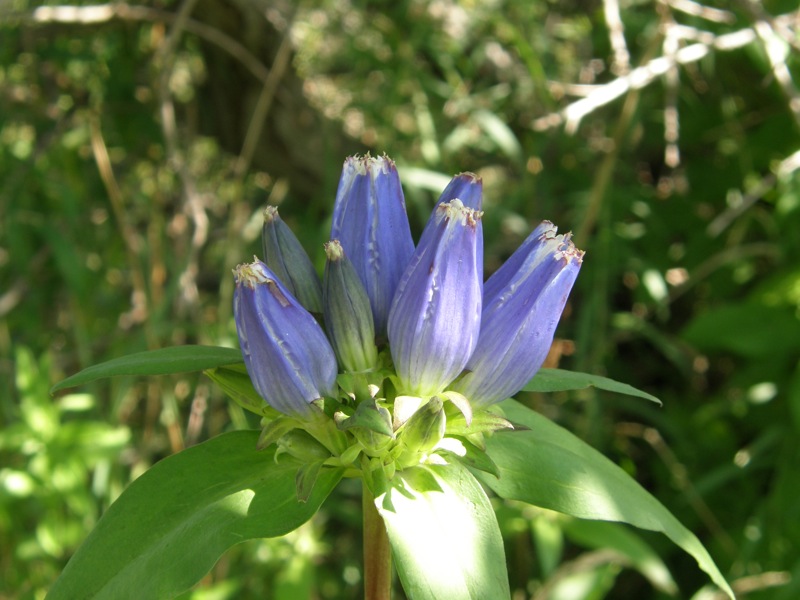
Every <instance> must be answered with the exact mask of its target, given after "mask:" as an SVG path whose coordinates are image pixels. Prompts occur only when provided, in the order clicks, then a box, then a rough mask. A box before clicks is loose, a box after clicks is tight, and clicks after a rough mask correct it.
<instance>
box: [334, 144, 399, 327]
mask: <svg viewBox="0 0 800 600" xmlns="http://www.w3.org/2000/svg"><path fill="white" fill-rule="evenodd" d="M330 239H332V240H333V239H338V240H339V241H340V243H341V244H342V248H344V251H345V253H346V254H347V257H348V258H349V259H350V262H352V263H353V266H354V267H355V269H356V272H357V273H358V276H359V278H360V279H361V281H362V283H363V284H364V289H365V290H366V291H367V296H369V301H370V306H371V307H372V314H373V317H374V319H375V333H376V334H377V335H378V336H384V335H385V334H386V323H387V320H388V317H389V308H390V307H391V304H392V298H394V294H395V290H396V289H397V284H398V283H399V281H400V277H402V275H403V271H404V270H405V268H406V265H407V264H408V261H409V260H410V259H411V255H412V254H413V253H414V241H413V239H412V238H411V228H410V227H409V224H408V216H407V215H406V205H405V200H404V198H403V190H402V189H401V187H400V178H399V176H398V174H397V169H396V167H395V165H394V163H393V162H392V161H391V160H390V159H389V158H388V157H386V156H380V157H376V158H373V157H371V156H364V157H358V156H351V157H349V158H348V159H347V160H346V161H345V163H344V167H343V169H342V177H341V179H340V180H339V189H338V191H337V192H336V204H335V205H334V208H333V224H332V227H331V238H330Z"/></svg>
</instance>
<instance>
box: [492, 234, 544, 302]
mask: <svg viewBox="0 0 800 600" xmlns="http://www.w3.org/2000/svg"><path fill="white" fill-rule="evenodd" d="M557 231H558V228H557V227H556V226H555V225H553V224H552V223H551V222H550V221H542V222H541V223H539V225H537V226H536V228H535V229H534V230H533V231H532V232H531V233H530V235H528V237H527V238H525V241H524V242H522V244H521V245H520V247H519V248H517V249H516V251H515V252H514V253H513V254H512V255H511V256H510V257H509V258H508V260H506V262H504V263H503V264H502V265H501V266H500V268H499V269H497V271H495V272H494V273H493V274H492V276H491V277H489V279H488V280H487V281H486V283H484V284H483V305H484V306H489V304H490V303H491V301H492V300H494V297H495V296H496V295H497V294H498V292H500V291H501V290H502V289H503V288H505V287H506V286H507V285H508V284H509V282H510V281H511V280H512V279H513V278H514V277H515V276H516V275H517V272H518V271H519V270H520V267H522V264H523V263H524V262H525V261H526V260H528V258H529V257H530V254H531V252H532V251H533V250H534V248H535V247H537V246H539V245H540V244H541V242H542V239H541V238H542V236H543V235H545V236H551V237H552V236H555V234H556V232H557Z"/></svg>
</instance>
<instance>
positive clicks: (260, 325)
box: [233, 259, 337, 417]
mask: <svg viewBox="0 0 800 600" xmlns="http://www.w3.org/2000/svg"><path fill="white" fill-rule="evenodd" d="M234 274H235V278H236V290H235V292H234V297H233V309H234V317H235V320H236V331H237V333H238V334H239V344H240V345H241V348H242V355H243V356H244V363H245V366H246V367H247V373H248V374H249V375H250V379H251V380H252V382H253V386H254V387H255V389H256V391H258V393H259V394H260V395H261V397H262V398H264V400H266V402H267V403H268V404H269V405H270V406H272V407H273V408H275V409H277V410H279V411H281V412H283V413H286V414H288V415H292V416H296V417H307V416H308V415H309V414H310V407H309V403H310V402H311V401H312V400H315V399H317V398H320V397H322V396H325V395H331V394H332V393H333V392H334V389H335V382H336V371H337V366H336V357H335V356H334V353H333V349H332V348H331V345H330V343H329V342H328V340H327V338H326V337H325V333H324V332H323V331H322V328H321V327H320V326H319V324H318V323H317V321H316V320H315V319H314V317H312V316H311V314H310V313H309V312H308V311H307V310H306V309H304V308H303V307H302V306H301V305H300V303H299V302H298V301H297V300H296V299H295V297H294V296H293V295H292V294H291V293H289V291H288V290H287V289H286V287H285V286H284V285H283V284H282V283H281V282H280V280H279V279H278V278H277V277H276V276H275V274H274V273H272V271H270V270H269V268H268V267H267V266H266V265H265V264H264V263H262V262H261V261H260V260H258V259H256V260H255V262H253V263H252V264H244V265H239V266H238V267H237V268H236V269H235V270H234Z"/></svg>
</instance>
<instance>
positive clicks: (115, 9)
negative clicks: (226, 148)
mask: <svg viewBox="0 0 800 600" xmlns="http://www.w3.org/2000/svg"><path fill="white" fill-rule="evenodd" d="M0 18H3V19H9V18H14V19H19V20H22V21H30V22H33V23H36V24H47V23H64V24H75V25H93V24H97V23H106V22H109V21H113V20H120V21H147V22H156V23H161V22H163V23H170V24H171V23H174V22H175V20H176V19H177V15H176V14H175V13H172V12H168V11H165V10H160V9H157V8H151V7H148V6H136V5H131V4H125V3H119V4H116V3H115V4H98V5H93V6H68V5H62V6H40V7H39V8H37V9H35V10H34V11H32V12H30V13H27V14H15V13H9V12H5V11H4V12H2V13H0ZM182 28H183V29H184V30H185V31H187V32H189V33H192V34H194V35H196V36H197V37H199V38H202V39H204V40H206V41H207V42H209V43H211V44H214V45H215V46H217V47H218V48H220V49H221V50H223V51H224V52H226V53H228V54H229V55H230V56H231V57H233V58H234V59H236V60H237V61H238V62H240V63H241V64H242V65H243V66H244V67H245V68H246V69H247V70H248V71H250V73H251V74H252V75H253V77H255V78H256V79H258V80H259V81H261V82H262V83H265V82H266V81H267V79H268V77H269V69H267V67H266V66H264V64H263V63H262V62H261V61H260V60H259V59H258V58H256V57H255V56H254V55H253V54H252V53H251V52H250V51H249V50H248V49H247V48H246V47H245V46H243V45H242V44H240V43H239V42H238V41H237V40H235V39H234V38H232V37H230V36H228V35H227V34H225V33H223V32H222V31H220V30H219V29H216V28H214V27H211V26H209V25H207V24H205V23H201V22H199V21H195V20H193V19H190V18H186V20H185V21H184V23H183V27H182Z"/></svg>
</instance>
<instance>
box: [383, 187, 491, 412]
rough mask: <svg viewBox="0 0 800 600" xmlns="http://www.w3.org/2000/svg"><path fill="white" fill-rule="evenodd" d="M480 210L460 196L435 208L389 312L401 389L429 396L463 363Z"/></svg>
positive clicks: (478, 268) (477, 304) (478, 261)
mask: <svg viewBox="0 0 800 600" xmlns="http://www.w3.org/2000/svg"><path fill="white" fill-rule="evenodd" d="M482 215H483V213H482V212H480V211H475V210H473V209H471V208H467V207H465V206H464V205H463V204H462V203H461V201H460V200H457V199H456V200H453V201H452V202H446V203H444V204H440V205H439V206H438V207H437V208H436V216H435V221H434V228H433V229H432V231H431V233H430V235H428V236H427V239H426V240H423V242H424V243H420V245H419V246H418V247H417V249H416V251H415V252H414V256H413V257H412V258H411V262H410V263H409V265H408V268H407V269H406V271H405V273H404V274H403V278H402V279H401V280H400V285H399V286H398V288H397V294H396V295H395V298H394V302H393V303H392V309H391V312H390V313H389V347H390V349H391V353H392V358H393V359H394V366H395V370H396V372H397V375H398V377H399V379H400V382H401V385H402V389H401V390H400V391H401V393H405V394H416V395H419V396H432V395H433V394H436V393H437V392H439V391H441V390H442V389H444V387H445V386H447V384H449V383H450V382H451V381H452V380H453V379H454V378H455V377H456V376H457V375H458V374H459V373H460V372H461V370H462V369H463V368H464V366H465V365H466V363H467V360H468V359H469V357H470V355H471V354H472V351H473V350H474V349H475V344H476V343H477V341H478V333H479V330H480V323H481V294H482V288H483V285H482V282H483V257H482V256H481V255H480V254H479V252H478V249H479V247H480V239H481V236H482V228H481V216H482Z"/></svg>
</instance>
